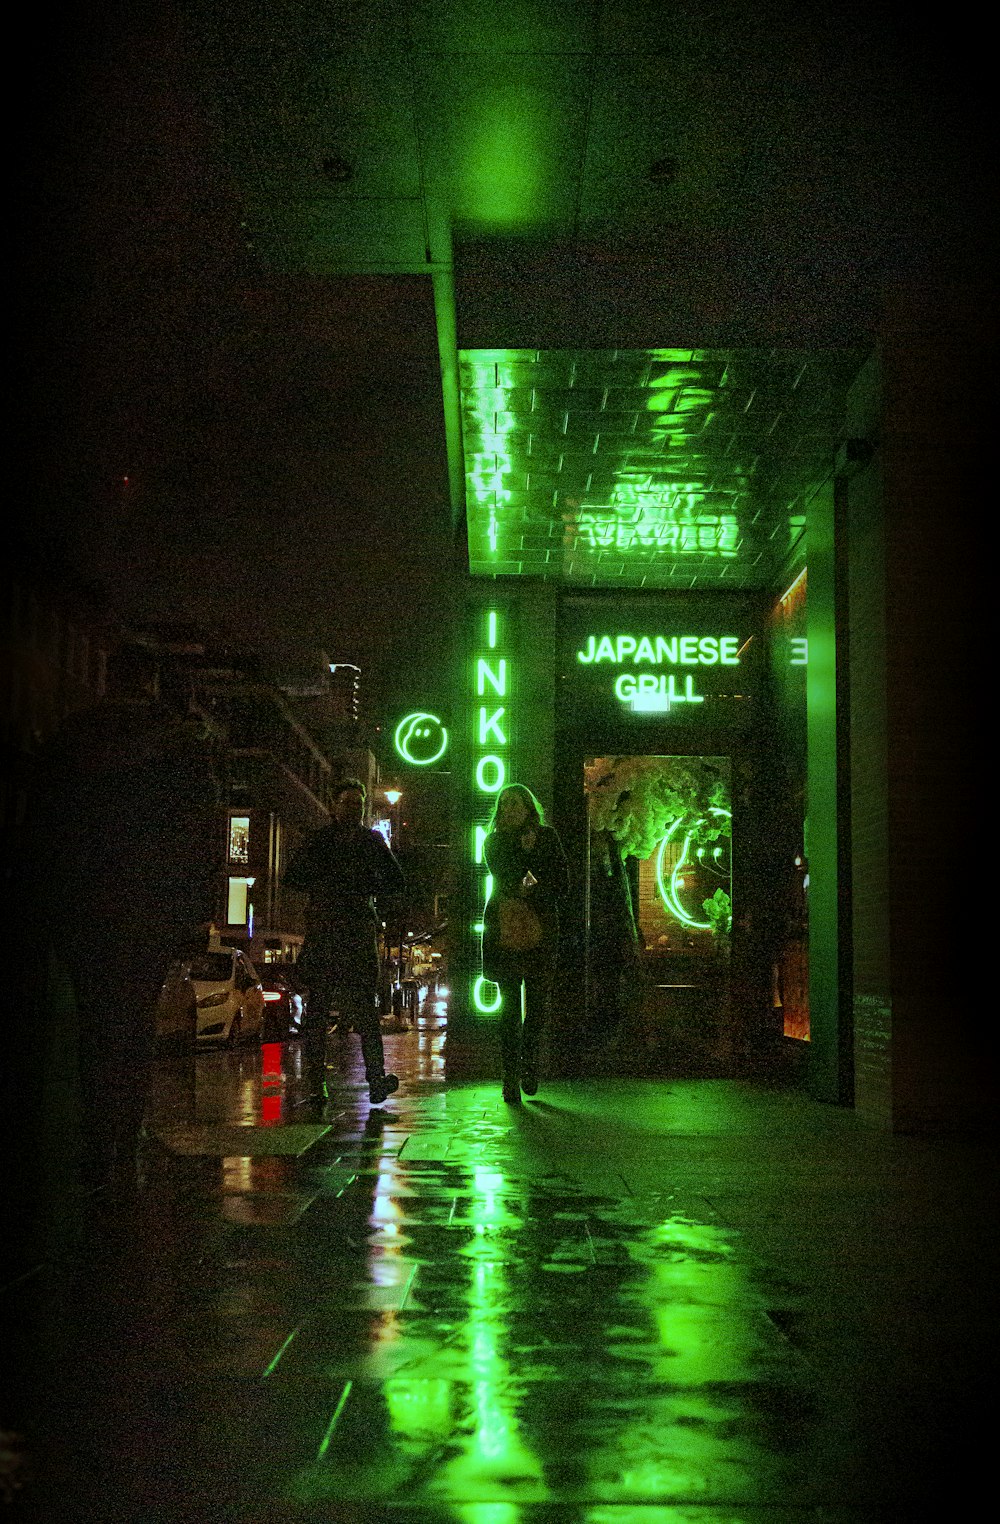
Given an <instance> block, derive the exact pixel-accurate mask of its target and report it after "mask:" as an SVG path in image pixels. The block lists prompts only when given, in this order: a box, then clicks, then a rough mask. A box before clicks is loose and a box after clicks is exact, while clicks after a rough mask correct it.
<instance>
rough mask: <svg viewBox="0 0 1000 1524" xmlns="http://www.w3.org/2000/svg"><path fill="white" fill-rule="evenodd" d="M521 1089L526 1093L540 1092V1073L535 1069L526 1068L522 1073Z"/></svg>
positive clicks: (534, 1093)
mask: <svg viewBox="0 0 1000 1524" xmlns="http://www.w3.org/2000/svg"><path fill="white" fill-rule="evenodd" d="M521 1089H522V1090H523V1091H524V1093H525V1095H537V1094H538V1075H537V1074H536V1072H535V1070H534V1069H526V1070H525V1072H524V1073H523V1074H522V1075H521Z"/></svg>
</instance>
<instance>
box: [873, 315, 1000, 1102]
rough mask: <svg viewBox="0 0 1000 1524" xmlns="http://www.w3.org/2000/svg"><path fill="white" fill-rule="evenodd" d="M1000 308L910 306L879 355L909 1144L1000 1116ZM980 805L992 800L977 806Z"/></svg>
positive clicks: (895, 1014)
mask: <svg viewBox="0 0 1000 1524" xmlns="http://www.w3.org/2000/svg"><path fill="white" fill-rule="evenodd" d="M995 341H996V298H995V295H990V296H989V297H987V296H986V293H985V291H983V290H977V291H975V292H965V291H952V292H941V291H940V290H936V291H934V292H926V293H925V292H909V293H904V294H900V295H899V296H897V297H896V299H895V300H894V302H893V304H892V306H891V308H890V310H889V311H888V313H887V318H886V325H885V333H884V337H883V342H882V395H883V402H882V422H881V433H880V440H879V446H880V457H881V472H882V481H883V490H884V501H885V535H886V589H885V596H886V617H885V630H886V666H885V672H886V704H887V760H888V768H887V776H888V834H889V863H890V872H891V880H890V899H889V928H888V931H889V939H890V942H891V948H892V989H891V998H892V1106H893V1120H894V1125H895V1127H896V1129H897V1130H901V1131H908V1130H914V1129H916V1130H920V1129H933V1128H937V1127H941V1128H950V1127H953V1126H964V1125H967V1124H970V1123H973V1122H975V1121H977V1120H978V1119H980V1118H981V1117H982V1116H983V1114H984V1113H985V1111H986V1110H987V1108H988V1107H989V1106H990V1105H991V1104H992V1103H994V1102H995V1096H996V1066H995V1050H994V1048H993V1040H992V1026H993V1022H992V1018H991V1017H990V1015H989V1014H988V1013H987V1011H986V1009H985V1007H984V1005H983V1002H982V997H981V995H980V993H979V990H980V971H979V965H980V962H981V953H980V948H981V945H982V939H983V933H984V931H985V927H986V924H987V923H988V921H989V920H990V919H991V914H990V912H989V911H988V910H987V908H986V907H985V906H984V905H983V903H982V894H983V889H984V884H983V878H982V875H981V874H980V873H977V872H970V871H969V868H968V863H969V861H970V855H969V845H970V844H971V843H973V842H974V841H975V839H976V835H975V833H974V831H973V820H974V817H973V790H974V789H981V788H982V784H983V782H984V780H983V778H982V773H983V771H984V770H985V765H986V759H985V757H984V756H983V754H982V748H981V747H979V748H977V749H975V750H974V749H973V747H972V744H971V740H972V738H971V719H972V713H973V705H974V704H977V703H980V702H981V701H982V698H981V695H982V696H984V695H983V692H982V689H981V687H980V683H979V680H978V676H977V674H978V672H979V661H980V658H979V653H978V649H977V648H978V642H979V636H980V632H979V627H978V616H979V614H980V613H981V611H982V603H981V600H980V597H979V596H978V593H979V589H980V581H981V579H980V574H979V571H978V568H979V566H980V565H981V564H982V552H983V549H984V541H983V537H982V508H983V494H984V489H985V487H986V474H985V464H986V411H987V407H988V405H989V402H990V399H991V397H992V389H993V384H994V383H993V367H994V365H995V353H996V342H995ZM976 802H977V804H979V802H980V801H979V800H978V799H977V801H976Z"/></svg>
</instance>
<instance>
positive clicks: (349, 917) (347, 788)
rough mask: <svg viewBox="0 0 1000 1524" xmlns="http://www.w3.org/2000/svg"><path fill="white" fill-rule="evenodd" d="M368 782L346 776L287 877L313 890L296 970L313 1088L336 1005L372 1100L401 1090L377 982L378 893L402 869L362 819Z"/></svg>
mask: <svg viewBox="0 0 1000 1524" xmlns="http://www.w3.org/2000/svg"><path fill="white" fill-rule="evenodd" d="M364 813H365V786H364V784H363V783H361V782H359V781H358V779H357V778H345V779H343V780H342V782H340V783H338V784H336V785H335V787H334V791H333V818H332V819H331V821H330V824H329V825H328V826H323V827H322V828H321V829H320V830H318V831H315V832H314V833H313V834H312V836H310V837H309V838H308V840H307V841H306V843H305V845H304V846H303V847H302V849H301V851H300V852H299V853H298V854H297V855H296V856H295V857H294V858H293V859H292V861H291V863H290V864H289V866H288V868H287V870H286V872H285V883H286V884H287V885H288V887H289V888H290V889H298V890H301V891H302V892H303V893H305V894H307V895H308V896H309V906H308V910H307V913H306V937H305V944H304V946H303V949H302V955H301V957H300V958H299V961H298V965H297V967H298V972H299V973H300V975H301V978H302V981H303V983H304V984H305V985H307V986H308V989H309V1000H308V1002H307V1006H306V1016H305V1023H304V1030H303V1042H304V1045H305V1054H306V1063H307V1066H308V1071H309V1079H310V1084H311V1088H312V1090H313V1091H314V1093H317V1094H319V1095H320V1096H322V1095H324V1094H325V1067H326V1033H327V1023H328V1021H329V1017H330V1010H331V1008H332V1007H335V1008H336V1009H337V1011H338V1012H339V1014H340V1020H341V1022H342V1023H344V1024H345V1025H346V1024H347V1023H350V1025H351V1026H353V1027H354V1030H355V1031H356V1032H357V1033H358V1035H359V1036H360V1038H361V1054H362V1057H363V1058H364V1063H365V1078H366V1080H367V1081H368V1093H369V1095H370V1097H371V1100H372V1104H373V1105H375V1106H378V1105H381V1103H382V1102H383V1101H384V1100H385V1099H386V1098H387V1097H388V1096H390V1095H392V1093H393V1091H395V1090H398V1088H399V1080H398V1079H397V1078H396V1076H395V1075H394V1074H386V1072H385V1056H384V1053H383V1048H382V1029H381V1026H380V1024H379V1018H378V1013H377V1011H376V1008H375V994H376V990H377V988H378V975H379V955H378V922H377V918H376V914H375V905H374V899H375V896H376V895H379V896H380V895H384V894H398V893H399V892H400V891H401V890H402V888H403V873H402V869H401V868H400V866H399V864H398V862H397V861H396V859H395V857H393V855H392V853H391V852H390V850H389V848H388V846H387V845H386V843H385V841H384V840H383V838H382V837H381V836H380V835H379V833H378V831H371V830H368V829H367V828H366V827H365V825H364V824H363V821H364Z"/></svg>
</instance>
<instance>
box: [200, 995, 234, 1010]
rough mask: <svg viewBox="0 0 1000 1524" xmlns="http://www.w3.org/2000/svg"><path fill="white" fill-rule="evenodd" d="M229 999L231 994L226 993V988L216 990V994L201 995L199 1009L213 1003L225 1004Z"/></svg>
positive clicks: (203, 1008)
mask: <svg viewBox="0 0 1000 1524" xmlns="http://www.w3.org/2000/svg"><path fill="white" fill-rule="evenodd" d="M228 999H229V996H228V995H227V994H226V992H225V990H216V992H215V994H214V995H199V996H198V1009H199V1011H202V1010H205V1009H207V1008H208V1007H209V1006H212V1005H225V1003H226V1001H227V1000H228Z"/></svg>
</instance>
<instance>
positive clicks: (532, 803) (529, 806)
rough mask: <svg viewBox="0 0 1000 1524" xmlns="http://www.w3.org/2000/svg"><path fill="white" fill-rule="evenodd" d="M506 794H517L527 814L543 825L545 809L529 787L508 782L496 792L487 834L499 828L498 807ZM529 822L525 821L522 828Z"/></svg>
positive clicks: (536, 822)
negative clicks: (495, 800)
mask: <svg viewBox="0 0 1000 1524" xmlns="http://www.w3.org/2000/svg"><path fill="white" fill-rule="evenodd" d="M508 794H516V795H517V797H518V798H519V799H520V801H521V803H522V804H523V805H524V807H525V809H526V810H527V811H528V814H529V816H533V817H534V823H535V825H538V826H543V825H544V824H545V811H544V810H543V809H542V806H541V804H540V803H539V801H538V800H537V799H536V798H535V796H534V794H533V793H532V792H531V790H530V788H526V787H525V786H524V784H523V783H508V785H507V787H506V788H502V789H501V790H500V792H499V794H497V802H496V804H495V805H494V806H493V814H492V815H491V817H490V825H489V830H488V831H487V835H488V836H492V835H493V832H494V831H496V830H499V827H500V807H501V805H502V803H503V801H504V799H505V798H506V797H507V795H508ZM530 823H531V822H530V820H529V821H525V825H524V829H526V828H527V826H528V825H529V824H530Z"/></svg>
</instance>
